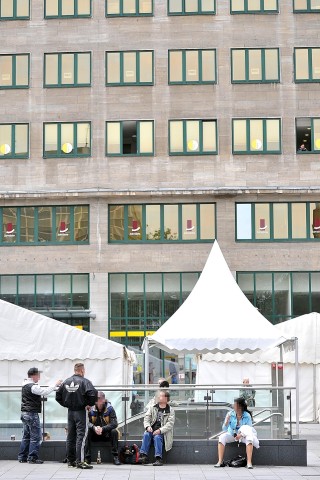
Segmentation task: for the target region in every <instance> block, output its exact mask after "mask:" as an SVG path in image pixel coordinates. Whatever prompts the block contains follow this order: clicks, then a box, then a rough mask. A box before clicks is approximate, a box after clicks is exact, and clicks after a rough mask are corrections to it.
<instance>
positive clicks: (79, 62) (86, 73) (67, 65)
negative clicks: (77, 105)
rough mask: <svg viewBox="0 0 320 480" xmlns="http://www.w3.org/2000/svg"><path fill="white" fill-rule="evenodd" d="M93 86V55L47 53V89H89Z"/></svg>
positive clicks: (84, 53) (45, 63)
mask: <svg viewBox="0 0 320 480" xmlns="http://www.w3.org/2000/svg"><path fill="white" fill-rule="evenodd" d="M90 85H91V53H90V52H81V53H46V54H45V55H44V86H45V87H88V86H90Z"/></svg>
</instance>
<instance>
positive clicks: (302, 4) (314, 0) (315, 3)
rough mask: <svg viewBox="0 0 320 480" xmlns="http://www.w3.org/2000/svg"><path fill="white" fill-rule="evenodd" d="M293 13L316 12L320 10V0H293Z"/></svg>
mask: <svg viewBox="0 0 320 480" xmlns="http://www.w3.org/2000/svg"><path fill="white" fill-rule="evenodd" d="M293 11H294V12H295V13H308V12H309V13H318V12H320V0H293Z"/></svg>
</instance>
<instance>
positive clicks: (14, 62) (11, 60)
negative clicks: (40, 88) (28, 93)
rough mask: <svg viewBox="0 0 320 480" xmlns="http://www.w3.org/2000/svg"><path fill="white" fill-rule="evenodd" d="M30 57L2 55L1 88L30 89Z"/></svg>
mask: <svg viewBox="0 0 320 480" xmlns="http://www.w3.org/2000/svg"><path fill="white" fill-rule="evenodd" d="M29 66H30V55H29V54H28V53H23V54H19V55H0V88H29Z"/></svg>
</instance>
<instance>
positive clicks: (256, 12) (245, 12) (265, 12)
mask: <svg viewBox="0 0 320 480" xmlns="http://www.w3.org/2000/svg"><path fill="white" fill-rule="evenodd" d="M276 1H277V9H276V10H265V8H264V2H265V0H260V10H248V0H244V8H243V11H239V10H232V0H230V14H231V15H259V14H262V15H272V14H273V15H276V14H279V0H276Z"/></svg>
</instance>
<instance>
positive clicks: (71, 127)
mask: <svg viewBox="0 0 320 480" xmlns="http://www.w3.org/2000/svg"><path fill="white" fill-rule="evenodd" d="M90 155H91V123H89V122H78V123H45V124H44V135H43V157H44V158H48V157H55V158H57V157H90Z"/></svg>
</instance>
